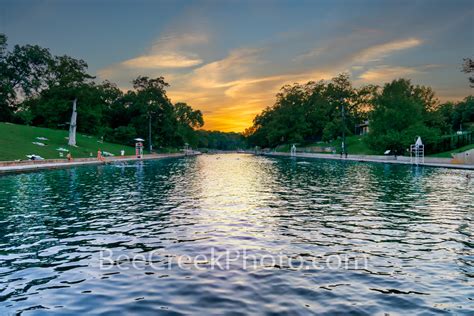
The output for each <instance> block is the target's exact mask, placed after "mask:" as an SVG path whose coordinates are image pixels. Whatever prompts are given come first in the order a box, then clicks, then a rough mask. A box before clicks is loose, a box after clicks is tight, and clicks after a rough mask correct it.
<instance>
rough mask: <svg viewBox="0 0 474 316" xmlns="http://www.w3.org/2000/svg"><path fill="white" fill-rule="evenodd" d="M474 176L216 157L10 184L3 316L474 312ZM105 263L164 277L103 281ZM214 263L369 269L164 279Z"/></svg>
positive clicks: (112, 271)
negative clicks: (197, 262) (338, 260)
mask: <svg viewBox="0 0 474 316" xmlns="http://www.w3.org/2000/svg"><path fill="white" fill-rule="evenodd" d="M467 172H468V171H454V170H447V169H434V168H411V167H407V166H395V165H380V164H366V163H355V162H348V161H325V160H304V159H289V158H288V159H287V158H266V157H254V156H249V155H209V156H200V157H187V158H184V159H169V160H161V161H153V162H151V161H148V162H144V163H138V164H121V165H107V166H96V167H80V168H73V169H64V170H53V171H45V172H39V173H29V174H20V175H11V176H5V177H1V178H0V314H4V313H3V312H8V313H11V312H15V311H27V310H33V311H38V310H43V309H45V310H46V309H47V311H48V312H52V311H56V312H58V313H61V314H63V313H88V314H90V313H97V314H99V313H118V312H122V313H124V312H130V311H134V312H137V311H140V312H152V311H154V312H160V311H161V312H163V311H165V312H167V313H170V314H173V313H174V314H179V313H184V314H190V313H194V314H195V313H199V314H223V313H225V312H242V313H245V314H265V313H270V312H274V313H291V314H307V313H310V312H313V313H328V314H332V313H356V314H357V313H362V314H373V313H405V312H406V310H410V311H411V312H412V313H421V312H427V313H431V312H442V311H448V312H452V313H467V312H468V311H469V309H472V300H473V299H474V298H473V292H472V285H473V284H472V277H473V275H474V273H473V260H472V258H473V255H474V254H473V243H472V234H473V226H472V216H473V212H472V211H473V208H472V205H473V204H474V200H473V193H474V188H473V187H474V185H473V183H472V182H469V181H466V177H465V174H466V173H467ZM102 249H111V250H113V252H114V254H115V255H117V256H118V255H127V256H132V255H137V254H140V255H144V256H146V255H148V254H150V253H153V254H154V256H153V259H152V260H153V262H149V261H146V260H144V261H143V263H142V264H141V266H143V270H134V269H130V270H126V271H124V270H120V269H118V268H117V266H116V265H111V266H109V267H108V269H107V270H100V269H99V253H100V250H102ZM211 249H214V250H215V251H216V252H217V254H220V253H224V252H225V251H227V250H230V251H234V252H235V251H239V250H241V249H246V250H248V251H249V253H250V254H254V255H263V254H272V255H274V254H283V255H285V256H288V257H297V256H300V257H303V258H304V260H307V261H311V260H316V261H318V260H321V261H322V260H323V259H322V258H323V256H324V255H331V254H340V255H344V256H347V257H357V256H361V255H364V256H367V257H368V258H369V266H368V267H367V268H366V267H364V268H360V267H358V268H350V269H337V270H331V271H329V270H315V269H308V270H304V271H298V270H295V269H291V268H290V267H288V266H284V265H274V266H273V267H272V269H256V270H252V271H248V270H244V269H243V267H242V266H240V265H239V263H237V262H235V263H234V266H233V268H232V269H230V270H203V271H193V270H186V271H185V270H182V269H179V268H177V267H176V266H171V268H170V269H167V270H158V271H157V270H156V269H153V267H152V266H153V265H155V266H158V267H166V266H167V262H169V260H170V258H176V257H178V256H180V255H183V254H186V255H190V256H194V255H199V254H206V255H207V254H209V253H210V251H211ZM208 264H209V263H208V262H202V266H204V267H205V266H207V265H208Z"/></svg>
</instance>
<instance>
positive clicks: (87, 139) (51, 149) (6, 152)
mask: <svg viewBox="0 0 474 316" xmlns="http://www.w3.org/2000/svg"><path fill="white" fill-rule="evenodd" d="M68 136H69V132H68V131H66V130H56V129H49V128H42V127H34V126H25V125H16V124H10V123H0V161H5V160H17V159H21V160H26V159H28V158H27V157H26V155H31V154H35V155H39V156H41V157H43V158H45V159H57V158H60V156H59V151H57V150H56V149H57V148H60V147H62V148H65V149H68V150H70V152H71V154H72V157H73V158H82V157H90V154H91V153H92V156H93V157H96V156H97V150H98V149H99V148H100V149H101V150H103V151H107V152H109V153H112V154H114V155H116V156H118V155H120V150H122V149H123V150H125V155H133V154H135V148H133V147H130V146H124V145H119V144H112V143H107V142H104V143H99V142H98V139H97V138H96V137H94V136H88V135H84V134H79V133H78V134H76V143H77V147H71V146H68V144H67V142H68V141H67V139H66V137H68ZM36 137H45V138H47V139H48V140H38V139H36ZM33 142H39V143H44V144H45V146H39V145H35V144H33ZM66 154H67V153H64V158H65V157H66Z"/></svg>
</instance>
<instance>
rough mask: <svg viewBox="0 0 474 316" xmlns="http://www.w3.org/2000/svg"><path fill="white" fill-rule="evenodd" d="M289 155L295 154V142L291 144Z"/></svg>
mask: <svg viewBox="0 0 474 316" xmlns="http://www.w3.org/2000/svg"><path fill="white" fill-rule="evenodd" d="M290 155H291V157H294V156H296V146H295V144H293V146H291V151H290Z"/></svg>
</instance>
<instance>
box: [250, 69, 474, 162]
mask: <svg viewBox="0 0 474 316" xmlns="http://www.w3.org/2000/svg"><path fill="white" fill-rule="evenodd" d="M466 65H468V61H465V67H464V68H463V71H465V72H467V73H469V72H471V71H469V69H468V68H466V67H467V66H466ZM471 66H472V62H471ZM471 69H472V68H471ZM366 120H368V121H369V133H368V136H367V137H365V138H364V141H365V142H366V143H367V145H368V147H369V148H370V149H372V150H373V151H376V152H379V153H382V152H384V151H385V150H387V149H390V150H391V151H392V152H394V153H398V154H402V153H404V152H405V150H406V148H408V147H409V145H410V144H413V143H414V140H415V138H416V137H417V136H421V137H422V139H423V141H424V142H425V144H426V146H427V150H428V151H429V152H436V151H437V150H439V148H440V143H441V142H442V135H449V134H453V133H455V132H457V131H459V130H460V129H464V130H471V131H473V130H474V97H473V96H468V97H466V98H465V99H464V100H463V101H460V102H446V103H440V102H439V101H438V99H437V98H436V97H435V93H434V91H433V90H432V89H431V88H430V87H426V86H421V85H414V84H412V83H411V81H410V80H408V79H403V78H402V79H397V80H393V81H392V82H389V83H386V84H385V85H384V86H382V87H380V86H375V85H366V86H362V87H360V88H355V87H354V86H353V85H352V83H351V81H350V79H349V76H348V75H347V74H340V75H338V76H337V77H335V78H333V79H332V80H330V81H328V82H325V81H319V82H308V83H305V84H299V83H295V84H293V85H285V86H284V87H282V88H281V90H280V91H279V93H278V94H277V96H276V102H275V103H274V104H273V105H271V106H268V107H267V108H265V109H264V110H263V111H262V112H261V113H260V114H259V115H257V116H256V117H255V119H254V121H253V125H252V126H251V127H250V128H248V129H247V130H246V131H245V133H244V134H245V136H246V137H247V139H248V142H249V145H251V146H259V147H262V148H274V147H276V146H278V145H281V144H291V143H296V144H300V145H305V144H310V143H314V142H317V141H323V142H324V141H331V140H335V139H338V138H340V137H342V135H343V134H345V135H352V134H354V133H355V128H354V127H355V126H356V125H357V124H360V123H362V122H364V121H366ZM349 153H350V148H349Z"/></svg>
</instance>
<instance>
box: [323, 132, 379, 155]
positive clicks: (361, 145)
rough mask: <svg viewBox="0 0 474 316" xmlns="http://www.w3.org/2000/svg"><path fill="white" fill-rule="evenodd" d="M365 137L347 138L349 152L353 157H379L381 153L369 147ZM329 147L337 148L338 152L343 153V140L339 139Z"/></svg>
mask: <svg viewBox="0 0 474 316" xmlns="http://www.w3.org/2000/svg"><path fill="white" fill-rule="evenodd" d="M364 139H365V136H364V135H362V136H361V135H353V136H348V137H346V148H347V152H348V153H349V154H352V155H377V154H381V153H377V152H374V151H373V150H371V149H369V147H367V144H366V143H365V141H364ZM329 146H332V147H335V148H336V150H337V152H338V153H339V152H341V140H340V139H337V140H334V141H332V142H330V143H329Z"/></svg>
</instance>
